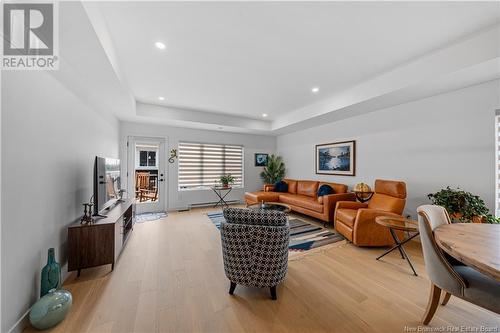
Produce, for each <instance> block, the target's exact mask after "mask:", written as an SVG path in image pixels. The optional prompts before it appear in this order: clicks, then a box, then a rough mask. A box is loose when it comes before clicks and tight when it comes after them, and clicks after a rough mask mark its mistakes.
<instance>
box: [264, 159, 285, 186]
mask: <svg viewBox="0 0 500 333" xmlns="http://www.w3.org/2000/svg"><path fill="white" fill-rule="evenodd" d="M285 172H286V169H285V163H284V162H283V159H282V158H281V156H278V155H274V154H271V155H269V157H268V158H267V166H265V167H264V170H262V172H261V173H260V178H261V179H262V181H264V183H265V184H267V185H273V184H275V183H277V182H279V181H281V180H282V179H283V177H285Z"/></svg>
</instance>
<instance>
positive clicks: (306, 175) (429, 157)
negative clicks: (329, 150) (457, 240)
mask: <svg viewBox="0 0 500 333" xmlns="http://www.w3.org/2000/svg"><path fill="white" fill-rule="evenodd" d="M499 92H500V81H498V80H496V81H492V82H488V83H484V84H481V85H477V86H473V87H469V88H465V89H461V90H457V91H453V92H450V93H446V94H442V95H437V96H433V97H430V98H426V99H422V100H418V101H415V102H411V103H406V104H402V105H398V106H394V107H391V108H387V109H384V110H380V111H377V112H372V113H369V114H365V115H361V116H358V117H353V118H349V119H345V120H342V121H338V122H334V123H329V124H325V125H321V126H318V127H314V128H309V129H305V130H302V131H298V132H294V133H291V134H286V135H281V136H279V137H278V140H277V151H278V153H279V154H280V155H282V156H283V158H284V161H285V163H286V166H287V177H291V178H298V179H320V180H325V181H326V180H328V181H332V182H338V183H344V184H347V185H349V186H352V185H354V184H356V183H358V182H366V183H368V184H373V182H374V180H375V179H377V178H382V179H397V180H404V181H405V182H406V183H407V190H408V200H407V205H406V213H408V214H411V215H412V216H415V215H416V214H415V210H416V207H418V206H419V205H420V204H422V203H427V202H428V200H427V194H428V193H431V192H435V191H437V190H439V189H441V188H444V187H446V186H447V185H450V186H452V187H456V186H460V188H462V189H464V190H467V191H470V192H473V193H476V194H478V195H479V196H481V197H482V198H483V199H484V200H485V202H486V203H487V205H488V206H489V207H490V209H491V210H492V211H493V209H494V199H495V120H494V115H495V109H497V108H498V106H499V105H500V101H499V98H500V97H499V95H500V93H499ZM344 140H356V149H357V151H356V176H355V177H348V176H328V175H316V174H315V166H314V159H315V147H314V146H315V145H316V144H321V143H329V142H336V141H344Z"/></svg>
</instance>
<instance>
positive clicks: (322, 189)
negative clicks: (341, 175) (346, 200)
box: [318, 184, 334, 197]
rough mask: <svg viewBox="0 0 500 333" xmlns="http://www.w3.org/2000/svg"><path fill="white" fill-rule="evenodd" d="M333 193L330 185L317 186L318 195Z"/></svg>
mask: <svg viewBox="0 0 500 333" xmlns="http://www.w3.org/2000/svg"><path fill="white" fill-rule="evenodd" d="M333 193H334V192H333V188H332V187H331V186H330V185H326V184H323V185H321V186H320V187H319V188H318V197H322V196H324V195H328V194H333Z"/></svg>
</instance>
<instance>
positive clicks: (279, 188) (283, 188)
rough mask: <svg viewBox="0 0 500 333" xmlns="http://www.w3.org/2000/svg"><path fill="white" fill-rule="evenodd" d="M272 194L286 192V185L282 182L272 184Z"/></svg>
mask: <svg viewBox="0 0 500 333" xmlns="http://www.w3.org/2000/svg"><path fill="white" fill-rule="evenodd" d="M274 192H288V184H287V183H285V182H284V181H279V182H277V183H276V184H274Z"/></svg>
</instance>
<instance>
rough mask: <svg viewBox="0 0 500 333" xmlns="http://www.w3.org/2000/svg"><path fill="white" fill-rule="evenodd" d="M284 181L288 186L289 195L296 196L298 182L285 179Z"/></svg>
mask: <svg viewBox="0 0 500 333" xmlns="http://www.w3.org/2000/svg"><path fill="white" fill-rule="evenodd" d="M284 181H285V182H286V183H287V184H288V193H292V194H296V193H297V181H296V180H293V179H284Z"/></svg>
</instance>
